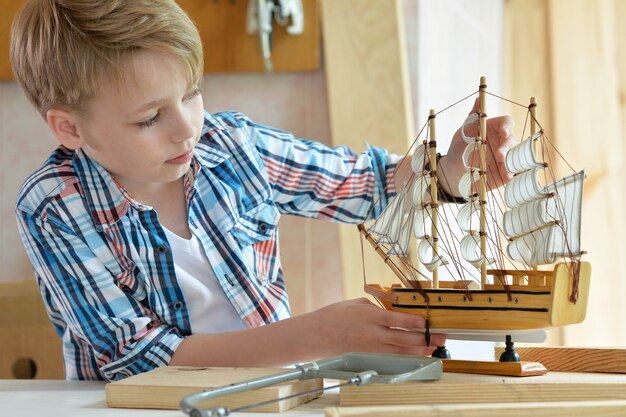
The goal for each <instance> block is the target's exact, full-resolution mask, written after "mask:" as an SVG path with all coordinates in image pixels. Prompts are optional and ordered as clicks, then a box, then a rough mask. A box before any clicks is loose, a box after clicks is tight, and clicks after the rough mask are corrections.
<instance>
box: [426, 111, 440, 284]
mask: <svg viewBox="0 0 626 417" xmlns="http://www.w3.org/2000/svg"><path fill="white" fill-rule="evenodd" d="M436 117H437V115H436V114H435V110H433V109H431V110H430V114H429V115H428V129H429V141H428V160H429V164H430V199H431V200H432V201H431V208H432V227H431V234H432V237H433V243H432V251H433V259H436V258H437V256H438V255H439V245H438V241H439V232H438V227H439V197H438V195H437V135H436V129H435V118H436ZM432 272H433V288H439V266H438V265H437V266H435V269H433V271H432Z"/></svg>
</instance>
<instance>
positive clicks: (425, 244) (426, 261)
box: [417, 236, 449, 272]
mask: <svg viewBox="0 0 626 417" xmlns="http://www.w3.org/2000/svg"><path fill="white" fill-rule="evenodd" d="M432 246H433V238H432V236H425V238H424V239H423V240H422V241H421V242H420V244H419V245H418V246H417V256H418V258H419V260H420V262H421V263H422V264H423V265H424V267H426V269H428V270H429V271H430V272H432V271H434V270H435V268H437V267H439V266H440V265H447V264H448V262H449V261H448V259H447V258H446V257H444V256H442V255H441V254H440V255H437V256H433V253H432Z"/></svg>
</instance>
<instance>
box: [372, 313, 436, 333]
mask: <svg viewBox="0 0 626 417" xmlns="http://www.w3.org/2000/svg"><path fill="white" fill-rule="evenodd" d="M383 312H384V313H385V314H384V318H383V323H381V324H382V325H383V326H385V327H401V328H404V329H423V328H424V327H426V321H425V320H424V318H423V317H420V316H415V315H413V314H406V313H398V312H395V311H386V310H383Z"/></svg>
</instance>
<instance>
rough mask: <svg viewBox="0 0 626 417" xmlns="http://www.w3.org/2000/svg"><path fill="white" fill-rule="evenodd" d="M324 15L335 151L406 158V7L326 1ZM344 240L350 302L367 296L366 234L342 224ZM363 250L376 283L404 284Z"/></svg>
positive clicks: (368, 0) (384, 1) (384, 0)
mask: <svg viewBox="0 0 626 417" xmlns="http://www.w3.org/2000/svg"><path fill="white" fill-rule="evenodd" d="M321 11H322V19H321V20H322V32H323V36H322V38H323V42H324V65H325V70H326V80H327V86H328V101H329V112H330V129H331V136H332V143H333V145H347V146H349V147H350V148H352V149H353V150H355V151H357V152H358V151H360V150H363V149H364V147H365V146H364V144H365V143H370V144H372V145H379V146H384V147H385V148H387V149H389V150H391V151H392V152H396V153H400V154H405V153H406V152H407V149H408V147H409V144H410V143H411V142H412V141H413V135H414V133H413V119H412V108H411V107H412V103H411V98H410V87H409V78H408V73H407V63H406V48H405V33H404V23H403V20H402V14H401V11H402V5H401V3H400V1H399V0H322V2H321ZM339 236H340V245H341V246H340V247H341V262H342V275H343V279H344V297H347V298H352V297H356V296H362V295H363V267H362V258H361V250H360V247H361V242H360V241H359V233H358V232H357V230H356V228H355V227H354V226H341V227H340V229H339ZM363 243H364V245H367V242H363ZM364 249H365V250H364V252H365V265H366V270H367V277H368V278H370V279H371V280H373V281H372V282H376V283H381V284H387V285H389V284H391V283H395V282H398V281H397V279H396V278H395V277H394V276H393V273H392V272H391V271H390V270H389V269H388V268H387V267H386V266H385V264H384V262H383V261H382V260H381V259H380V258H379V257H378V255H377V254H376V253H375V252H374V251H372V250H370V248H369V247H366V248H364Z"/></svg>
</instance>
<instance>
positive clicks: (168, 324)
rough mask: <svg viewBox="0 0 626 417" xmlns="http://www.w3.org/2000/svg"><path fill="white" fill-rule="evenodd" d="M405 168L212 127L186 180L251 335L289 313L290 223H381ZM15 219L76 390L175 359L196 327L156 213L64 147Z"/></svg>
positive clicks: (257, 130) (377, 158)
mask: <svg viewBox="0 0 626 417" xmlns="http://www.w3.org/2000/svg"><path fill="white" fill-rule="evenodd" d="M397 161H398V157H397V156H391V155H389V156H388V155H387V154H386V152H385V151H383V150H381V149H376V148H371V147H370V148H369V149H368V151H367V152H364V153H362V154H360V155H355V154H353V153H352V152H351V151H350V150H349V149H347V148H345V147H337V148H332V149H331V148H328V147H326V146H323V145H321V144H319V143H316V142H311V141H307V140H302V139H297V138H295V137H293V136H292V135H291V134H289V133H286V132H283V131H280V130H276V129H273V128H269V127H266V126H261V125H258V124H254V123H253V122H251V121H250V120H249V119H247V118H246V117H245V116H243V115H241V114H237V113H220V114H215V115H209V114H206V115H205V121H204V128H203V131H202V137H201V140H200V141H199V143H198V144H197V145H196V148H195V152H194V158H193V160H192V165H191V169H190V170H189V172H188V173H187V174H186V176H185V177H184V184H185V190H186V198H187V203H188V208H189V209H188V217H189V226H190V229H191V231H192V233H193V234H194V235H195V236H197V238H198V239H200V241H201V242H202V246H203V248H204V250H205V251H206V255H207V258H208V259H209V261H210V263H211V266H212V267H213V271H214V272H215V276H216V277H217V279H218V281H219V283H220V284H221V286H222V288H223V289H224V291H225V293H226V296H227V297H228V299H229V300H230V301H231V302H232V304H233V306H234V307H235V309H236V311H237V312H238V313H239V315H240V317H241V319H242V320H243V322H244V323H245V324H246V326H248V327H255V326H261V325H263V324H266V323H271V322H274V321H277V320H281V319H285V318H287V317H289V315H290V312H289V302H288V298H287V293H286V291H285V282H284V279H283V274H282V271H281V267H280V251H279V245H278V232H277V223H278V219H279V217H280V214H281V213H286V214H294V215H298V216H304V217H313V218H321V219H330V220H334V221H339V222H352V223H354V222H356V221H359V220H363V219H364V218H365V216H367V214H368V212H371V213H370V214H371V215H372V216H375V215H377V214H378V213H379V212H380V211H381V209H382V207H383V206H384V205H385V204H386V202H387V199H388V198H389V197H390V196H391V195H392V194H393V193H394V192H395V191H394V188H393V182H392V181H391V178H392V173H393V170H394V169H395V165H396V164H397ZM385 192H386V193H387V195H385ZM373 202H377V203H376V206H375V207H372V204H373ZM370 208H371V209H372V210H370ZM16 213H17V219H18V225H19V228H20V234H21V237H22V240H23V242H24V245H25V247H26V250H27V252H28V256H29V258H30V261H31V262H32V264H33V267H34V271H35V276H36V278H37V281H38V284H39V288H40V290H41V293H42V296H43V299H44V302H45V304H46V307H47V311H48V314H49V316H50V319H51V321H52V323H53V324H54V326H55V328H56V330H57V332H58V333H59V335H60V336H61V337H62V339H63V352H64V353H63V354H64V361H65V374H66V378H67V379H81V380H84V379H104V380H117V379H121V378H125V377H127V376H130V375H134V374H138V373H140V372H145V371H148V370H150V369H153V368H155V367H158V366H162V365H166V364H167V363H168V362H169V361H170V359H171V357H172V356H173V354H174V351H175V350H176V348H177V346H178V344H179V343H180V342H181V341H182V340H183V338H184V337H185V336H187V335H190V334H191V327H190V322H189V315H188V310H187V305H186V303H185V299H184V297H183V294H182V291H181V288H180V286H179V285H178V282H177V280H176V275H175V273H174V263H173V259H172V253H171V249H170V245H169V243H168V240H167V238H166V235H165V233H164V231H163V228H162V227H161V225H160V224H159V220H158V217H157V213H156V212H155V211H154V210H153V209H152V208H151V207H148V206H145V205H142V204H141V203H139V202H137V201H136V200H134V199H133V198H132V197H131V196H130V195H129V194H128V193H126V192H125V190H124V189H123V188H121V187H120V186H119V185H118V184H117V183H116V182H115V181H114V180H113V178H112V177H111V175H110V174H109V173H108V172H107V171H106V170H105V169H104V168H102V167H101V166H100V165H98V164H97V163H96V162H95V161H93V160H92V159H90V158H89V157H87V156H86V155H85V153H84V152H82V151H81V150H76V151H73V150H69V149H67V148H64V147H59V148H57V149H56V151H55V152H54V153H53V154H52V155H51V156H50V158H49V159H48V160H47V161H46V162H45V164H44V165H43V166H42V167H41V168H40V169H39V170H37V171H36V172H35V173H34V174H33V175H31V176H30V177H29V178H28V179H27V180H26V182H25V183H24V185H23V186H22V189H21V191H20V194H19V197H18V200H17V207H16ZM216 320H219V317H216Z"/></svg>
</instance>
